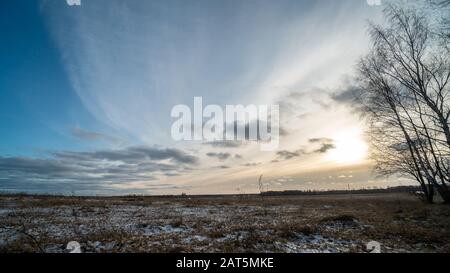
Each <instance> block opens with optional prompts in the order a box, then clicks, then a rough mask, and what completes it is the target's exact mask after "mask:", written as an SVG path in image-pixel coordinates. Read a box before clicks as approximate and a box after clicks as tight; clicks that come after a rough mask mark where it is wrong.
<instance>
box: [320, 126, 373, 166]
mask: <svg viewBox="0 0 450 273" xmlns="http://www.w3.org/2000/svg"><path fill="white" fill-rule="evenodd" d="M333 141H334V145H335V146H336V148H335V149H332V150H330V151H329V152H328V153H327V156H326V158H327V159H329V160H332V161H335V162H337V163H343V164H354V163H360V162H361V161H362V160H364V159H365V158H366V157H367V151H368V147H367V144H366V142H365V141H364V139H363V138H362V136H361V134H360V133H359V132H352V131H349V132H344V133H341V134H338V135H336V136H335V137H333Z"/></svg>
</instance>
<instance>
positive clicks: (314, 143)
mask: <svg viewBox="0 0 450 273" xmlns="http://www.w3.org/2000/svg"><path fill="white" fill-rule="evenodd" d="M308 143H309V146H311V147H305V148H301V149H298V150H295V151H288V150H281V151H278V152H277V158H276V159H274V160H272V161H271V162H279V161H280V160H289V159H292V158H295V157H300V156H302V155H305V154H323V153H326V152H327V151H328V150H330V149H334V148H336V146H335V145H334V143H333V140H332V139H331V138H325V137H323V138H310V139H308Z"/></svg>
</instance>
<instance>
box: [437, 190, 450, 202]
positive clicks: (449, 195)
mask: <svg viewBox="0 0 450 273" xmlns="http://www.w3.org/2000/svg"><path fill="white" fill-rule="evenodd" d="M437 191H438V193H439V195H440V196H441V197H442V200H444V203H446V204H450V191H449V190H448V188H444V187H438V188H437Z"/></svg>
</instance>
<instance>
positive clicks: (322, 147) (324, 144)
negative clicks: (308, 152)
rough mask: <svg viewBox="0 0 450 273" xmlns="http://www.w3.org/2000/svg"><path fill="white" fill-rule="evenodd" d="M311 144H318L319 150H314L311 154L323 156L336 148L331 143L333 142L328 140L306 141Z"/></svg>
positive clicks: (311, 139)
mask: <svg viewBox="0 0 450 273" xmlns="http://www.w3.org/2000/svg"><path fill="white" fill-rule="evenodd" d="M308 142H309V143H311V144H318V145H319V148H316V149H314V151H313V153H316V154H323V153H326V152H327V151H328V150H331V149H334V148H336V146H335V145H334V143H333V140H332V139H330V138H325V137H324V138H310V139H309V140H308Z"/></svg>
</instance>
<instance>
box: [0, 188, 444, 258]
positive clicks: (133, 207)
mask: <svg viewBox="0 0 450 273" xmlns="http://www.w3.org/2000/svg"><path fill="white" fill-rule="evenodd" d="M70 241H76V242H78V243H79V244H80V247H81V251H82V252H290V253H293V252H294V253H297V252H366V251H367V250H366V244H367V243H368V242H370V241H377V242H379V243H380V245H381V251H382V252H448V251H450V207H448V206H445V205H439V204H435V205H425V204H423V203H421V202H420V201H418V200H417V199H416V197H414V196H412V195H407V194H392V195H391V194H376V195H375V194H374V195H368V194H367V195H363V194H361V195H353V196H348V195H335V196H289V197H287V196H279V197H263V198H262V197H260V196H257V195H253V196H217V197H143V196H127V197H56V196H54V197H52V196H19V195H3V196H0V252H69V250H67V249H66V248H67V244H68V242H70Z"/></svg>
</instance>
